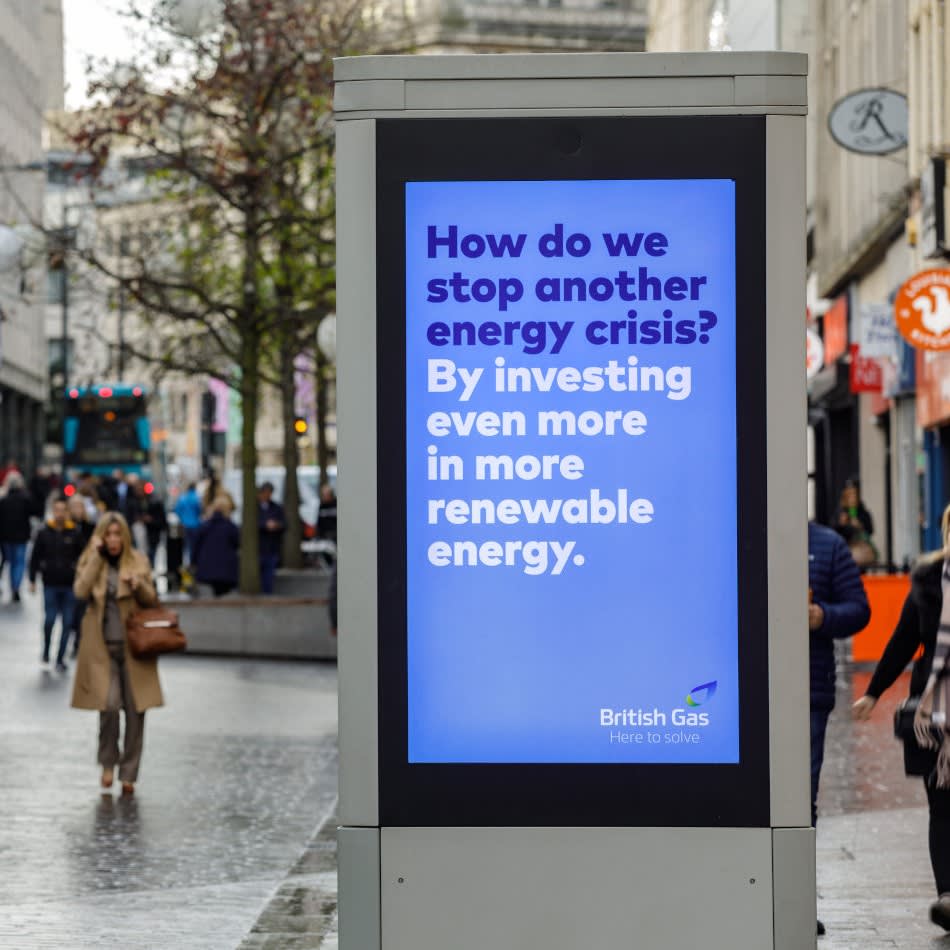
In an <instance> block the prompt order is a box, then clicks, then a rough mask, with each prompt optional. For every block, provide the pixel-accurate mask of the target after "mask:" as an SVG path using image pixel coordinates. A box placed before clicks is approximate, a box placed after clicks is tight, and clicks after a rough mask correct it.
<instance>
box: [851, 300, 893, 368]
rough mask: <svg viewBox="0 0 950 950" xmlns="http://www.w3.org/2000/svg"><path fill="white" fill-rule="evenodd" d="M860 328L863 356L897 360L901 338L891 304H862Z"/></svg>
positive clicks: (860, 343)
mask: <svg viewBox="0 0 950 950" xmlns="http://www.w3.org/2000/svg"><path fill="white" fill-rule="evenodd" d="M858 327H859V338H858V343H859V345H860V347H861V355H862V356H873V357H876V358H885V357H890V358H892V359H896V358H897V355H898V352H899V350H900V344H901V336H900V333H898V332H897V324H896V323H895V322H894V308H893V307H892V306H891V304H889V303H862V304H861V309H860V320H859V321H858Z"/></svg>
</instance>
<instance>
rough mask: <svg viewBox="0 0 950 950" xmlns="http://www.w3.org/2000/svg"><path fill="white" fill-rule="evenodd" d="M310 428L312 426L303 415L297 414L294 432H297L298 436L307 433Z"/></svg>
mask: <svg viewBox="0 0 950 950" xmlns="http://www.w3.org/2000/svg"><path fill="white" fill-rule="evenodd" d="M309 428H310V426H309V425H308V423H307V420H306V419H304V417H303V416H297V418H296V419H294V432H296V433H297V435H298V436H303V435H306V434H307V431H308V430H309Z"/></svg>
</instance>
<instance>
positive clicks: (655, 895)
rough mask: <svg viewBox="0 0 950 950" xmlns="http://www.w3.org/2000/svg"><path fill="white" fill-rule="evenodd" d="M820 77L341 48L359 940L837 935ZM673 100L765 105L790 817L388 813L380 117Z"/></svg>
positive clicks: (352, 878)
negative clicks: (506, 822)
mask: <svg viewBox="0 0 950 950" xmlns="http://www.w3.org/2000/svg"><path fill="white" fill-rule="evenodd" d="M806 72H807V64H806V58H805V57H804V56H802V55H798V54H791V53H748V54H724V53H697V54H671V55H667V54H626V53H616V54H569V55H561V54H551V55H531V56H522V55H508V56H495V55H483V56H432V57H425V56H422V57H412V56H392V57H388V56H382V57H365V58H353V59H343V60H339V61H337V63H336V81H337V86H336V114H337V122H338V126H337V129H338V131H337V142H338V147H337V151H338V159H337V190H338V223H337V235H338V310H339V314H340V319H339V331H338V332H339V343H338V352H339V360H338V375H339V382H338V407H339V408H338V425H339V471H340V483H339V494H340V499H341V503H342V505H343V511H344V519H343V520H342V521H341V531H342V536H341V542H340V558H341V571H340V592H339V593H340V618H341V619H340V630H341V636H340V645H339V661H340V750H341V767H340V812H339V817H340V824H341V827H340V829H339V861H340V921H341V930H340V939H341V947H342V948H343V950H476V948H477V950H484V948H498V950H515V948H518V950H520V948H529V947H530V948H535V947H538V948H544V950H579V948H581V947H584V946H589V947H595V948H597V950H615V948H621V947H622V948H644V950H680V948H682V950H686V948H692V947H696V946H702V947H705V948H708V950H765V948H775V950H801V948H805V947H814V946H815V865H814V856H815V851H814V848H815V845H814V832H813V830H812V829H811V827H810V815H809V781H808V775H809V768H808V763H809V753H808V726H807V719H808V708H809V704H808V683H807V654H808V640H807V637H806V636H805V635H804V631H805V630H806V629H807V618H806V599H805V597H804V592H805V590H806V586H807V581H806V563H807V559H806V541H805V533H806V532H805V524H806V511H805V490H804V470H805V465H804V433H805V394H804V385H805V378H804V343H805V341H804V334H803V332H802V325H803V324H802V315H803V312H804V287H805V262H804V251H805V248H804V244H805V242H804V207H805V180H804V179H805V154H804V138H805V118H804V116H805V112H806V94H805V86H806V79H805V77H806ZM671 115H672V116H699V115H704V116H709V115H712V116H763V117H765V189H764V193H763V194H762V202H763V204H764V209H765V215H764V216H765V235H766V246H765V251H764V264H765V278H764V287H765V314H764V319H765V324H766V330H765V367H764V376H765V393H766V400H765V401H766V406H765V409H766V418H767V431H768V434H769V438H768V439H767V447H766V449H765V460H766V465H765V469H766V472H767V477H766V482H767V485H766V492H767V498H768V507H767V512H768V518H767V529H768V540H767V555H768V556H767V560H768V564H767V577H768V585H767V586H768V593H767V600H768V607H767V616H768V631H767V636H768V750H769V751H768V759H769V783H768V788H769V791H768V798H769V800H768V803H767V807H768V815H769V820H768V826H767V827H742V828H735V827H710V828H698V827H609V828H608V827H385V826H382V827H381V821H380V798H379V774H380V772H379V756H380V751H381V750H380V733H379V723H378V718H379V707H378V703H377V682H378V676H379V665H378V663H379V658H378V649H377V633H378V623H377V600H376V597H375V592H376V590H377V584H378V568H377V553H378V551H377V526H378V519H379V518H380V517H382V514H383V513H381V512H379V511H378V505H377V396H378V394H377V391H376V379H377V373H376V371H377V365H376V360H377V357H376V352H377V350H376V308H377V296H376V294H377V287H376V261H375V257H374V250H373V249H374V248H375V246H376V228H377V220H376V211H377V209H376V182H377V168H376V122H377V120H379V119H406V120H413V119H466V118H486V117H489V118H500V117H552V116H570V117H581V116H604V117H609V116H671ZM773 435H774V436H775V437H773ZM763 635H765V633H764V631H763Z"/></svg>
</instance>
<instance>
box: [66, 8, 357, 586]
mask: <svg viewBox="0 0 950 950" xmlns="http://www.w3.org/2000/svg"><path fill="white" fill-rule="evenodd" d="M361 4H362V0H220V2H219V5H218V17H217V20H216V22H215V24H214V25H213V27H212V28H210V29H207V30H203V31H198V32H191V31H188V32H186V31H185V30H184V29H183V28H182V26H181V23H180V19H179V8H178V4H177V3H176V2H173V0H159V2H158V3H157V4H155V5H154V6H153V7H152V8H151V9H150V10H149V11H148V12H144V11H143V10H141V9H139V8H137V7H136V6H135V5H134V4H133V6H132V7H131V11H130V15H131V16H133V17H135V18H137V19H139V20H140V21H142V23H143V25H145V26H146V27H147V33H146V35H147V38H148V41H147V45H146V47H145V49H144V51H143V53H142V54H140V55H139V56H138V57H137V58H136V60H135V63H134V65H130V66H126V67H123V68H112V69H109V70H108V71H105V72H100V74H99V75H98V76H97V77H95V78H94V79H93V80H92V81H91V82H90V93H91V95H92V96H94V97H95V98H96V99H97V100H98V101H99V102H100V103H101V105H100V106H99V107H97V108H95V109H91V110H89V111H88V112H87V113H85V114H84V116H83V120H82V122H81V124H80V126H79V127H78V128H77V129H75V130H74V131H73V136H72V137H73V142H74V145H75V147H76V148H77V150H78V151H79V152H81V153H82V154H83V155H84V156H88V157H89V158H91V159H92V162H93V171H94V172H95V173H97V174H98V178H97V183H96V188H97V193H98V194H99V195H100V196H101V194H102V193H103V190H104V189H107V188H108V169H109V167H110V160H112V159H114V156H115V155H116V154H119V153H125V154H130V155H134V156H135V157H136V160H137V161H139V162H145V163H147V170H148V180H149V187H148V189H147V190H146V191H145V193H144V194H143V196H142V199H141V202H140V203H139V205H138V208H137V210H136V212H135V215H134V217H135V222H136V225H137V226H136V228H135V231H136V235H137V237H136V240H134V241H132V242H131V243H130V246H129V247H128V248H127V249H126V251H127V253H126V254H125V256H124V260H123V261H122V263H121V265H120V264H119V262H118V261H117V260H116V259H115V257H114V256H110V255H109V254H107V253H105V252H104V251H103V250H102V249H101V248H95V249H93V250H91V251H88V252H87V258H88V262H89V263H90V264H91V265H92V266H94V267H95V268H96V269H98V270H99V271H100V272H102V273H104V274H106V275H108V276H109V277H111V278H112V279H114V280H115V281H116V282H117V283H118V284H119V285H120V286H121V287H122V288H123V290H124V292H125V293H127V294H128V296H129V298H130V300H131V301H132V302H133V303H134V305H135V306H136V307H137V309H138V311H139V313H140V315H141V319H142V320H144V321H145V323H146V325H147V327H148V328H149V334H148V336H147V337H146V338H145V339H144V340H143V341H140V342H139V343H138V344H137V345H136V348H135V349H134V350H133V352H134V355H136V356H138V357H140V358H142V359H146V360H149V361H153V362H157V363H159V364H160V365H162V366H163V367H165V368H166V369H168V370H178V371H183V372H185V373H191V374H194V373H208V374H210V375H212V376H214V377H217V378H219V379H222V380H225V381H226V382H227V383H228V384H229V385H231V386H232V387H233V388H234V389H235V390H236V391H237V392H238V393H239V394H240V401H241V411H242V415H243V427H242V437H241V468H242V472H243V496H242V508H243V511H244V518H243V522H242V528H241V551H242V557H241V590H242V591H244V592H247V593H253V592H256V591H257V590H258V589H259V573H258V556H257V554H258V543H257V524H256V519H254V518H253V517H252V512H254V511H255V509H256V500H255V484H254V480H255V468H256V462H257V450H256V443H255V436H256V426H257V416H258V410H259V403H260V396H261V385H262V383H265V382H271V383H273V384H275V385H277V386H278V388H279V389H280V391H281V394H282V400H283V404H284V411H283V417H284V425H285V445H286V446H287V448H286V450H285V463H286V466H287V468H286V471H287V495H286V498H285V501H286V505H287V512H288V516H289V517H290V518H291V519H292V520H294V521H296V520H297V511H298V502H297V498H299V493H298V491H297V483H296V468H297V466H296V459H297V452H296V438H295V435H294V433H293V416H294V411H293V408H294V407H293V396H294V389H293V386H294V376H293V373H294V369H293V364H294V359H295V357H296V355H297V354H298V353H299V352H301V349H302V348H306V347H309V348H312V347H313V345H314V343H313V341H314V338H315V331H316V326H317V324H318V323H319V320H320V319H321V318H322V316H323V315H324V314H325V313H327V312H328V310H329V309H332V306H333V293H334V274H333V265H334V258H333V250H332V247H333V230H332V221H333V203H332V187H331V183H332V110H331V101H330V96H331V80H332V59H333V57H334V56H337V55H341V54H343V53H346V52H350V51H353V50H356V49H359V48H363V47H365V44H366V43H367V42H368V33H367V30H368V26H367V18H366V16H365V15H364V12H363V8H362V5H361ZM295 496H296V497H295ZM296 538H297V549H298V550H299V522H298V524H297V528H296Z"/></svg>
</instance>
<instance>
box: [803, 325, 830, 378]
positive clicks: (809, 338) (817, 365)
mask: <svg viewBox="0 0 950 950" xmlns="http://www.w3.org/2000/svg"><path fill="white" fill-rule="evenodd" d="M824 365H825V344H824V343H822V342H821V336H820V335H819V334H818V333H817V332H816V331H815V330H813V329H812V328H811V327H808V328H807V329H806V330H805V376H806V378H808V379H814V378H815V377H816V376H817V375H818V372H819V371H820V370H821V368H822V366H824Z"/></svg>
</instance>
